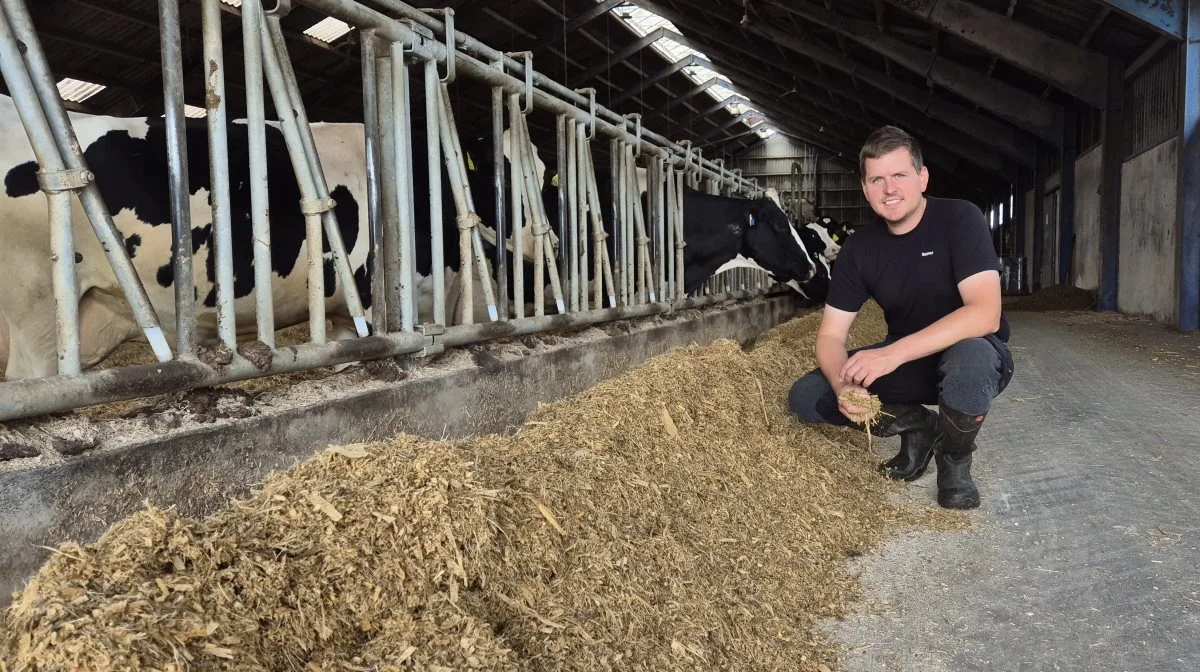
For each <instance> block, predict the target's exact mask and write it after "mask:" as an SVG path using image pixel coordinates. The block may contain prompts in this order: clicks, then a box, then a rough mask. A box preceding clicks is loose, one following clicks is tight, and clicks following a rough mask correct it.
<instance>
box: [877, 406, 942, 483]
mask: <svg viewBox="0 0 1200 672" xmlns="http://www.w3.org/2000/svg"><path fill="white" fill-rule="evenodd" d="M882 411H883V415H881V418H882V419H881V420H880V422H879V424H878V425H875V426H872V427H871V431H872V432H874V434H875V435H876V436H896V435H897V434H899V435H900V452H898V453H896V455H895V457H893V458H892V459H890V460H888V461H887V462H884V463H882V464H880V465H879V471H881V472H883V473H884V474H885V475H886V476H887V477H888V478H892V479H895V480H897V481H915V480H917V479H918V478H920V477H921V475H922V474H924V473H925V468H926V467H928V466H929V458H930V457H932V456H933V442H934V439H935V438H936V437H937V414H936V413H934V412H933V411H931V410H929V409H927V408H925V407H924V406H921V405H920V404H912V405H902V404H884V405H883V408H882Z"/></svg>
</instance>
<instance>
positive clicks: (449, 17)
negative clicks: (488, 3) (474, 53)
mask: <svg viewBox="0 0 1200 672" xmlns="http://www.w3.org/2000/svg"><path fill="white" fill-rule="evenodd" d="M421 11H422V12H425V13H427V14H441V15H442V28H443V31H444V32H445V35H446V74H445V75H438V80H439V81H441V82H442V83H443V84H449V83H451V82H453V81H454V78H455V76H456V75H455V72H454V64H455V63H457V62H458V58H457V53H458V52H457V41H458V36H457V35H456V34H455V32H454V9H453V8H452V7H446V8H444V9H431V8H428V7H423V8H421Z"/></svg>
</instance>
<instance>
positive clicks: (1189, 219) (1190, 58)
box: [1178, 0, 1200, 331]
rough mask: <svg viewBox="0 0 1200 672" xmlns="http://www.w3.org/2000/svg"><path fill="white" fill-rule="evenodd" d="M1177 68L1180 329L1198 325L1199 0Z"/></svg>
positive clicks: (1191, 1) (1191, 4)
mask: <svg viewBox="0 0 1200 672" xmlns="http://www.w3.org/2000/svg"><path fill="white" fill-rule="evenodd" d="M1185 34H1186V36H1187V41H1186V42H1185V43H1184V45H1183V48H1182V49H1181V51H1182V52H1183V55H1182V60H1183V62H1182V63H1181V64H1180V68H1179V77H1180V87H1179V90H1180V96H1179V98H1180V100H1181V101H1182V104H1181V107H1182V111H1181V115H1180V129H1179V131H1180V133H1179V136H1180V137H1179V148H1180V149H1179V208H1178V211H1179V220H1180V221H1179V329H1180V330H1181V331H1195V330H1196V329H1200V0H1188V3H1187V30H1186V31H1185Z"/></svg>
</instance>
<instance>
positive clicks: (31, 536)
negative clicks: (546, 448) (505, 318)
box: [0, 293, 799, 606]
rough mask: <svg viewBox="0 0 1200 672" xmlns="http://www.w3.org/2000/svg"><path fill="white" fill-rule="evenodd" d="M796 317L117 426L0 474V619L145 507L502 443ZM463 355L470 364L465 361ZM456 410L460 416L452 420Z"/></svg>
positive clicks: (544, 341) (726, 319) (192, 511)
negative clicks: (72, 448) (636, 378)
mask: <svg viewBox="0 0 1200 672" xmlns="http://www.w3.org/2000/svg"><path fill="white" fill-rule="evenodd" d="M798 309H799V303H798V300H797V298H796V295H795V294H792V293H788V294H785V295H782V296H776V297H771V298H766V299H756V300H750V301H746V302H743V303H740V304H734V305H731V306H725V307H716V308H709V309H705V310H687V311H680V312H678V313H674V314H672V315H669V316H660V317H655V318H647V319H645V320H640V321H626V322H617V323H612V324H608V325H602V326H600V327H597V328H598V329H602V330H604V331H606V332H608V334H609V336H608V337H607V338H600V339H595V338H580V339H572V338H570V337H563V336H555V335H546V336H540V337H528V338H526V339H522V340H521V341H520V342H519V343H518V345H521V344H524V345H526V346H528V347H529V348H534V350H533V351H532V352H530V351H528V350H527V351H526V352H527V353H528V354H524V355H522V354H519V353H514V352H513V350H512V348H513V346H512V345H511V344H509V345H506V344H503V343H489V344H485V345H482V346H478V347H473V348H470V349H469V350H468V351H467V352H471V353H473V356H474V359H475V362H476V364H475V365H474V366H470V365H467V366H460V365H454V366H452V367H450V368H449V369H447V370H443V371H432V372H431V371H427V370H425V369H419V370H418V371H417V372H416V374H415V375H414V376H413V377H411V378H409V379H408V380H403V381H400V382H396V383H382V382H381V383H379V384H371V385H367V384H360V385H356V386H352V387H351V388H350V389H348V390H346V391H345V392H338V391H336V390H335V388H334V387H333V384H332V383H330V381H329V379H326V380H325V381H320V382H319V383H318V387H317V388H315V391H316V392H318V393H319V394H318V395H317V396H315V397H313V396H309V397H304V399H305V400H304V401H303V402H302V403H295V404H291V405H290V406H282V404H281V402H280V401H279V400H278V399H276V400H272V401H269V402H268V403H267V405H266V406H265V407H257V406H256V407H254V408H251V409H249V410H252V411H254V412H256V413H257V414H253V415H251V416H250V417H242V416H240V415H239V416H238V417H219V418H216V419H215V420H210V421H209V422H208V423H207V424H191V425H184V426H182V427H180V426H179V423H178V422H176V423H174V425H173V427H174V428H172V425H171V424H170V423H169V422H165V421H166V420H167V418H164V417H157V416H153V415H152V416H151V417H150V418H146V419H144V420H142V421H139V422H142V423H143V424H144V425H145V426H142V425H138V426H137V427H135V428H133V429H130V428H129V427H127V426H123V428H122V429H121V431H119V432H116V433H114V434H113V435H111V436H109V437H108V438H107V439H105V442H104V443H102V444H101V445H99V446H97V447H96V448H95V449H93V450H91V451H88V452H85V453H83V454H80V455H76V456H73V457H65V458H55V459H40V458H39V459H37V460H34V459H30V460H25V461H24V463H22V461H16V460H14V461H10V462H6V463H0V467H2V468H0V549H4V552H2V553H0V606H3V605H6V604H8V602H9V601H10V599H11V594H12V591H14V590H18V591H19V590H21V589H22V588H23V584H24V582H25V581H26V580H27V578H28V577H29V576H31V575H32V574H33V573H34V572H36V571H37V568H38V567H39V566H40V565H41V563H43V562H44V561H45V559H46V557H47V556H48V555H49V554H50V552H51V551H50V550H49V548H54V547H56V546H58V545H59V544H60V543H62V542H65V541H75V542H78V543H90V542H92V541H94V540H95V539H97V538H98V537H99V536H100V535H101V534H102V533H103V532H104V531H105V530H106V529H107V528H108V527H109V526H110V525H111V524H113V523H115V522H117V521H118V520H121V519H123V518H125V517H126V516H128V515H130V514H132V513H134V512H135V511H138V510H140V509H141V508H142V506H143V502H146V501H148V502H150V503H152V504H153V505H155V506H159V507H167V506H173V507H175V510H176V511H177V512H178V513H179V514H180V515H183V516H189V517H202V516H204V515H207V514H208V513H210V512H212V511H213V510H215V509H217V508H219V507H221V506H224V505H225V504H226V503H227V502H228V501H229V499H230V498H236V497H244V496H245V495H247V494H248V493H249V491H250V489H251V488H253V487H256V486H257V485H258V484H260V483H262V482H263V480H264V479H265V478H266V476H267V475H268V474H270V473H271V472H273V471H275V470H280V469H287V468H288V467H290V466H292V465H293V464H294V463H295V462H297V461H299V460H304V459H307V458H309V457H311V456H312V455H314V454H316V453H317V452H319V451H322V450H324V449H325V448H326V447H327V446H328V444H330V443H352V442H359V441H374V440H382V439H386V438H388V437H391V436H395V435H396V434H398V433H400V432H408V433H412V434H416V435H419V436H425V437H429V438H443V437H444V438H450V439H455V438H461V437H465V436H469V435H473V434H484V433H490V432H505V431H509V430H511V428H513V427H515V426H519V425H520V423H521V422H522V421H523V420H524V418H525V417H526V415H527V414H528V413H529V412H530V411H532V410H534V409H535V408H536V407H537V405H538V404H539V403H541V402H549V401H553V400H555V399H559V398H563V397H566V396H570V395H573V394H576V393H578V392H580V391H582V390H584V389H587V388H588V387H591V386H592V385H594V384H596V383H597V382H599V381H601V380H603V379H606V378H610V377H613V376H616V375H620V374H622V373H624V372H625V371H628V370H629V369H631V368H633V367H634V366H636V365H638V364H639V363H641V362H642V361H644V360H646V359H649V358H650V357H653V356H655V355H658V354H660V353H663V352H665V351H667V350H669V349H671V348H674V347H678V346H685V345H689V344H692V343H709V342H712V341H713V340H716V339H718V338H729V339H733V340H736V341H738V342H741V343H745V342H747V341H750V340H752V339H754V338H755V337H757V336H758V335H760V334H761V333H762V332H764V331H766V330H767V329H769V328H771V327H773V326H775V325H777V324H779V323H781V322H783V321H785V320H788V319H791V318H792V317H794V316H795V315H796V313H797V310H798ZM535 341H536V342H535ZM459 354H462V355H465V356H466V357H467V358H468V362H469V361H470V360H469V358H470V357H471V356H472V355H469V354H466V353H465V352H464V353H459ZM337 389H341V388H337ZM456 406H458V407H461V408H462V411H461V412H459V413H450V412H447V409H451V408H454V407H456ZM117 422H125V423H128V422H130V421H117ZM131 437H132V438H131Z"/></svg>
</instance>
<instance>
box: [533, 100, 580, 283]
mask: <svg viewBox="0 0 1200 672" xmlns="http://www.w3.org/2000/svg"><path fill="white" fill-rule="evenodd" d="M554 130H555V138H557V142H556V149H557V150H558V160H557V161H556V162H555V165H556V166H558V282H559V285H560V286H561V287H567V288H568V291H567V294H573V293H574V285H572V284H571V282H570V279H571V262H570V260H568V258H567V251H568V250H570V245H568V244H567V238H568V237H569V236H568V234H567V220H568V219H570V217H571V215H570V213H569V212H568V210H569V208H568V206H567V189H569V188H570V186H571V185H570V184H569V183H568V182H569V180H568V177H567V171H566V170H565V168H566V166H567V138H568V136H567V117H566V115H564V114H556V115H554ZM538 177H539V178H541V177H544V176H542V175H539V176H538Z"/></svg>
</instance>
